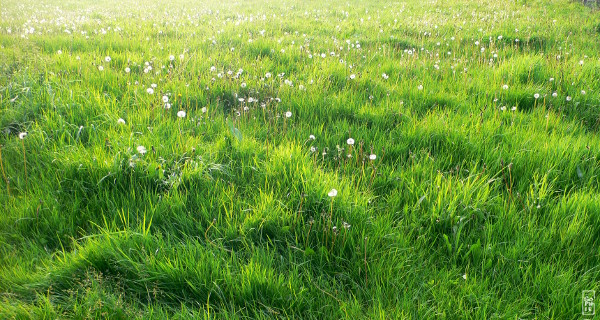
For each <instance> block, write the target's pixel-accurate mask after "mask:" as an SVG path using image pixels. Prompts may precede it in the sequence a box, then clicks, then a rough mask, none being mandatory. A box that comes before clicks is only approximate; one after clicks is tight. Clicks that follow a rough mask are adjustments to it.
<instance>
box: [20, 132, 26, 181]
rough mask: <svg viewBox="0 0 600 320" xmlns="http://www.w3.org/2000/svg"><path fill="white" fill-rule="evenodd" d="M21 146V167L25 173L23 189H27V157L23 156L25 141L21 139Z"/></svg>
mask: <svg viewBox="0 0 600 320" xmlns="http://www.w3.org/2000/svg"><path fill="white" fill-rule="evenodd" d="M21 145H22V146H23V167H24V169H25V170H24V171H25V189H27V157H26V156H25V139H21Z"/></svg>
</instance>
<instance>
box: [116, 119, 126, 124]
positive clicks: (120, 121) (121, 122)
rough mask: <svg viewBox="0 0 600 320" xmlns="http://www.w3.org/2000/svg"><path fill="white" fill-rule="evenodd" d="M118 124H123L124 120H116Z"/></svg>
mask: <svg viewBox="0 0 600 320" xmlns="http://www.w3.org/2000/svg"><path fill="white" fill-rule="evenodd" d="M117 123H118V124H125V120H123V118H119V120H117Z"/></svg>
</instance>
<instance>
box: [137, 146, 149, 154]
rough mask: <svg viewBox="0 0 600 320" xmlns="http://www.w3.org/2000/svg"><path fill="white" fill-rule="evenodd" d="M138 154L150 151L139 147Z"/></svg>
mask: <svg viewBox="0 0 600 320" xmlns="http://www.w3.org/2000/svg"><path fill="white" fill-rule="evenodd" d="M137 152H139V153H140V154H142V155H143V154H145V153H146V152H148V150H146V147H144V146H138V147H137Z"/></svg>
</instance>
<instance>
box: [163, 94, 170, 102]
mask: <svg viewBox="0 0 600 320" xmlns="http://www.w3.org/2000/svg"><path fill="white" fill-rule="evenodd" d="M162 100H163V102H164V103H167V102H169V97H167V96H166V95H164V96H163V97H162Z"/></svg>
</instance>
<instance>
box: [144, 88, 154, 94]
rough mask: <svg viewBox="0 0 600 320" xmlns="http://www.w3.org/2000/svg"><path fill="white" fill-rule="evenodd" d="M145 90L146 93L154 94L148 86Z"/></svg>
mask: <svg viewBox="0 0 600 320" xmlns="http://www.w3.org/2000/svg"><path fill="white" fill-rule="evenodd" d="M146 92H148V94H154V89H152V88H148V89H146Z"/></svg>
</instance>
